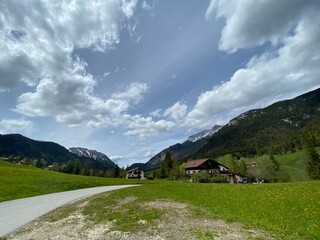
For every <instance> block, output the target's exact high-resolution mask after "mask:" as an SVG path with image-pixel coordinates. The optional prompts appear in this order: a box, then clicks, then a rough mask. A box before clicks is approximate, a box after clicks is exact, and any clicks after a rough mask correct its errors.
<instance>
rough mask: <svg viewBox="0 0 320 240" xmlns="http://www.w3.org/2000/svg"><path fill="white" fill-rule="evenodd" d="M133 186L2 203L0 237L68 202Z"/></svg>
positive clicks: (81, 191)
mask: <svg viewBox="0 0 320 240" xmlns="http://www.w3.org/2000/svg"><path fill="white" fill-rule="evenodd" d="M133 186H138V185H121V186H106V187H94V188H86V189H79V190H74V191H67V192H60V193H52V194H46V195H41V196H36V197H29V198H23V199H17V200H12V201H7V202H2V203H0V237H2V236H6V235H8V234H9V233H11V232H13V231H14V230H16V229H18V228H20V227H22V226H23V225H25V224H27V223H29V222H31V221H32V220H34V219H36V218H38V217H40V216H42V215H44V214H46V213H48V212H50V211H52V210H54V209H56V208H58V207H60V206H62V205H64V204H67V203H69V202H72V201H75V200H78V199H80V198H85V197H89V196H92V195H95V194H98V193H103V192H108V191H112V190H118V189H122V188H127V187H133Z"/></svg>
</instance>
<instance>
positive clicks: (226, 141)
mask: <svg viewBox="0 0 320 240" xmlns="http://www.w3.org/2000/svg"><path fill="white" fill-rule="evenodd" d="M319 126H320V89H317V90H314V91H311V92H308V93H306V94H303V95H301V96H299V97H296V98H294V99H291V100H286V101H281V102H277V103H274V104H272V105H270V106H268V107H266V108H263V109H255V110H250V111H248V112H245V113H243V114H241V115H240V116H238V117H236V118H234V119H232V120H231V121H230V122H229V123H228V124H227V125H226V126H224V127H223V128H221V129H220V130H219V131H218V132H217V133H216V134H214V135H213V136H212V137H210V138H209V140H208V142H207V143H206V144H205V145H204V146H203V147H201V148H200V149H199V150H198V152H197V153H196V154H194V155H192V157H200V156H201V157H203V156H218V155H223V154H226V153H234V154H235V153H239V154H240V155H246V156H248V155H256V154H258V155H259V154H263V153H268V152H269V151H270V149H271V148H272V149H273V151H275V152H276V153H281V152H286V151H288V150H295V149H296V148H300V147H302V145H303V144H302V142H301V137H300V136H299V134H301V133H302V132H303V131H310V132H312V135H314V137H315V138H316V139H318V138H319V135H320V128H319ZM311 129H312V130H311ZM318 140H319V139H318Z"/></svg>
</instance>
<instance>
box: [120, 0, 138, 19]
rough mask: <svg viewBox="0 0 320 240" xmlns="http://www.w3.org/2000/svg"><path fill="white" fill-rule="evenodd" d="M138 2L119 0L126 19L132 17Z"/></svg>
mask: <svg viewBox="0 0 320 240" xmlns="http://www.w3.org/2000/svg"><path fill="white" fill-rule="evenodd" d="M137 3H138V0H121V7H122V10H123V12H124V14H125V15H126V17H127V18H130V17H132V15H133V13H134V11H135V9H136V6H137Z"/></svg>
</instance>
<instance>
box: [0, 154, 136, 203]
mask: <svg viewBox="0 0 320 240" xmlns="http://www.w3.org/2000/svg"><path fill="white" fill-rule="evenodd" d="M0 182H1V184H0V202H2V201H7V200H12V199H17V198H23V197H31V196H36V195H41V194H47V193H53V192H62V191H68V190H74V189H80V188H88V187H96V186H108V185H123V184H134V183H141V182H139V181H129V180H126V179H113V178H99V177H87V176H78V175H71V174H63V173H58V172H54V171H49V170H43V169H39V168H35V167H29V166H22V165H13V164H11V163H8V162H5V161H1V160H0Z"/></svg>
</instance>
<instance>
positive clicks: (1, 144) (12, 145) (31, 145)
mask: <svg viewBox="0 0 320 240" xmlns="http://www.w3.org/2000/svg"><path fill="white" fill-rule="evenodd" d="M0 156H2V157H10V156H13V157H20V158H28V159H43V160H45V161H46V162H47V163H48V164H52V163H54V162H57V163H59V164H60V165H62V164H64V163H67V162H68V161H69V160H79V161H80V162H81V163H83V164H86V165H87V166H88V167H91V168H94V169H102V170H107V169H111V168H113V165H111V164H109V163H107V162H99V161H95V160H93V159H91V158H88V157H79V156H77V155H76V154H73V153H71V152H70V151H68V149H66V148H65V147H63V146H61V145H59V144H57V143H54V142H45V141H36V140H33V139H30V138H27V137H25V136H22V135H20V134H5V135H0Z"/></svg>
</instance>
